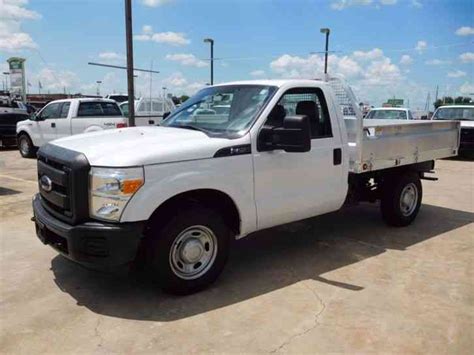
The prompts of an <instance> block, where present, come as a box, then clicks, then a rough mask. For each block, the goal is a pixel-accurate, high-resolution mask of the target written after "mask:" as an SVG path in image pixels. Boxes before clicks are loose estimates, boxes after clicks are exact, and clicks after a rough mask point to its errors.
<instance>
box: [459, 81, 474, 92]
mask: <svg viewBox="0 0 474 355" xmlns="http://www.w3.org/2000/svg"><path fill="white" fill-rule="evenodd" d="M459 92H460V93H461V94H463V95H473V94H474V84H471V83H469V82H465V83H464V84H462V85H461V87H460V88H459Z"/></svg>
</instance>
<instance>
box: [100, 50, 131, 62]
mask: <svg viewBox="0 0 474 355" xmlns="http://www.w3.org/2000/svg"><path fill="white" fill-rule="evenodd" d="M99 58H100V59H103V60H105V61H111V62H113V61H122V60H125V56H124V55H122V54H119V53H116V52H102V53H99Z"/></svg>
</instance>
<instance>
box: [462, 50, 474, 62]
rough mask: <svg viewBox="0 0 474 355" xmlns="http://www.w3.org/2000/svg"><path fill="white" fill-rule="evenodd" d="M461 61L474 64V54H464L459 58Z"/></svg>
mask: <svg viewBox="0 0 474 355" xmlns="http://www.w3.org/2000/svg"><path fill="white" fill-rule="evenodd" d="M459 59H461V61H462V62H463V63H470V62H474V52H466V53H463V54H461V55H460V56H459Z"/></svg>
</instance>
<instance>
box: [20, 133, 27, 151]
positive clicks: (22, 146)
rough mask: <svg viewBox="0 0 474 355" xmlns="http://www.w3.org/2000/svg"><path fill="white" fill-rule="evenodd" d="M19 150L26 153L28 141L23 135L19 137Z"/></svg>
mask: <svg viewBox="0 0 474 355" xmlns="http://www.w3.org/2000/svg"><path fill="white" fill-rule="evenodd" d="M20 150H21V152H22V153H23V154H28V142H27V141H26V138H25V137H21V138H20Z"/></svg>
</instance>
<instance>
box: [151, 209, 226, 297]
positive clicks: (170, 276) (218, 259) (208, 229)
mask: <svg viewBox="0 0 474 355" xmlns="http://www.w3.org/2000/svg"><path fill="white" fill-rule="evenodd" d="M152 238H153V242H152V245H153V246H152V253H151V260H150V268H151V270H150V271H151V273H152V276H153V277H154V278H155V279H156V280H157V281H158V282H159V283H160V284H161V287H162V288H163V290H164V291H165V292H168V293H173V294H181V295H185V294H190V293H194V292H197V291H200V290H202V289H204V288H205V287H207V286H209V285H210V284H212V283H213V282H214V281H215V280H216V279H217V277H218V276H219V274H220V273H221V271H222V270H223V268H224V265H225V263H226V261H227V256H228V252H229V242H230V238H231V232H230V229H229V228H228V227H227V226H226V224H225V223H224V221H223V219H222V217H221V216H220V215H219V214H217V213H216V212H214V211H213V210H210V209H208V208H206V207H200V206H195V207H193V208H189V209H187V210H185V211H183V212H178V214H177V215H176V216H174V217H173V218H172V219H171V220H170V221H169V222H168V223H167V224H166V225H165V226H164V227H162V228H156V229H154V228H152Z"/></svg>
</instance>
